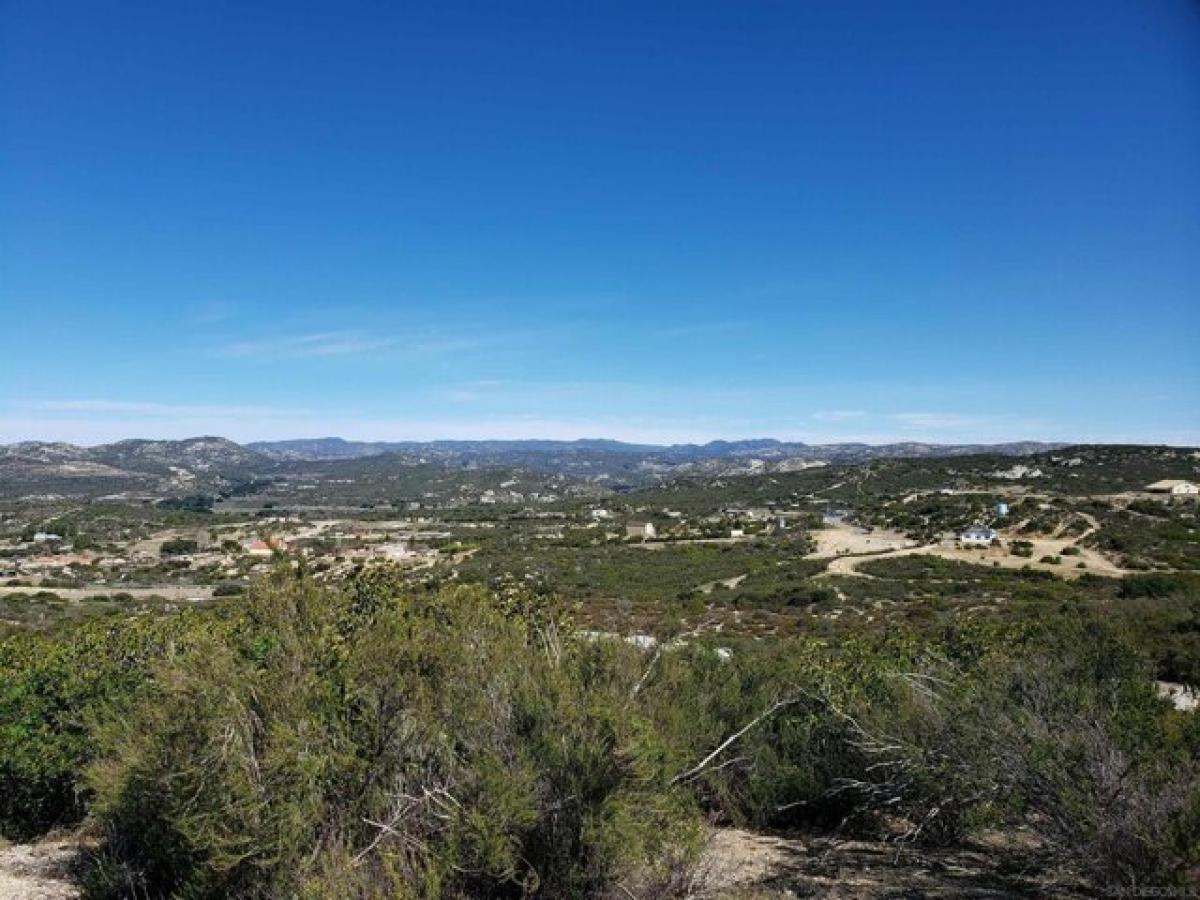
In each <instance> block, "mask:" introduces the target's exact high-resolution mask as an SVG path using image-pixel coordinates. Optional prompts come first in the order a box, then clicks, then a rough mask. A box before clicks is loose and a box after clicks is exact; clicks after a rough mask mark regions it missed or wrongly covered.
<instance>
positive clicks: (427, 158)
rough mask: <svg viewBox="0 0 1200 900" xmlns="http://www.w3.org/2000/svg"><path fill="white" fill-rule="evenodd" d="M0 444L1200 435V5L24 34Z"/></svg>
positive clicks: (63, 15) (151, 14)
mask: <svg viewBox="0 0 1200 900" xmlns="http://www.w3.org/2000/svg"><path fill="white" fill-rule="evenodd" d="M0 311H2V321H0V359H2V360H3V372H2V375H3V377H2V378H0V441H13V440H21V439H32V438H43V439H66V440H75V441H79V442H84V443H91V442H97V441H102V440H108V439H113V438H118V437H127V436H142V437H177V436H184V435H189V434H198V433H220V434H225V435H228V436H230V437H233V438H235V439H242V440H246V439H254V438H279V437H299V436H314V435H324V434H342V435H344V436H346V437H354V438H385V439H401V438H435V437H457V438H462V437H581V436H607V437H616V438H625V439H640V440H654V441H675V440H706V439H709V438H716V437H726V438H728V437H747V436H776V437H781V438H790V439H801V440H813V441H826V440H837V439H846V440H852V439H866V440H873V441H881V440H890V439H919V440H936V441H946V442H956V441H964V440H977V439H979V440H996V439H1020V438H1050V439H1068V440H1071V439H1079V440H1136V441H1171V442H1176V443H1192V444H1196V443H1200V340H1198V339H1200V6H1197V4H1195V3H1193V2H1187V0H1178V2H1169V0H1123V2H1116V0H1087V2H1083V0H1076V2H1071V0H1054V2H1047V0H1036V2H1022V0H997V2H988V0H970V2H963V0H947V2H937V3H933V2H903V3H901V2H895V0H881V2H873V3H867V2H853V0H827V2H822V0H804V2H764V3H755V2H748V0H736V2H729V3H695V2H684V3H657V2H656V3H646V2H632V3H616V2H611V3H570V2H567V3H564V2H561V0H555V2H547V3H530V2H513V3H496V2H481V3H478V4H457V3H451V2H440V0H439V2H436V3H433V2H431V3H426V4H412V3H384V2H379V3H354V2H325V3H320V2H313V3H308V2H286V3H285V2H279V3H265V2H247V0H239V2H228V3H226V2H213V0H205V2H203V3H181V2H145V3H132V2H120V3H118V2H106V0H87V2H46V0H0Z"/></svg>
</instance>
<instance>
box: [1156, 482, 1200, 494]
mask: <svg viewBox="0 0 1200 900" xmlns="http://www.w3.org/2000/svg"><path fill="white" fill-rule="evenodd" d="M1146 490H1147V491H1149V492H1150V493H1151V494H1170V495H1171V496H1172V497H1194V496H1196V495H1197V494H1200V485H1197V484H1195V482H1191V481H1184V480H1183V479H1182V478H1164V479H1163V480H1162V481H1156V482H1154V484H1148V485H1146Z"/></svg>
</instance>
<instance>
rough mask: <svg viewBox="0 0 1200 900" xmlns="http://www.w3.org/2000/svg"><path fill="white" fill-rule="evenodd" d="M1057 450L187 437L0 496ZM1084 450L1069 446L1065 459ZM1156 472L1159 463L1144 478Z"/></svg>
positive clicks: (620, 477)
mask: <svg viewBox="0 0 1200 900" xmlns="http://www.w3.org/2000/svg"><path fill="white" fill-rule="evenodd" d="M1066 446H1068V445H1066V444H1050V443H1038V442H1032V441H1020V442H1013V443H1004V444H923V443H896V444H882V445H871V444H860V443H845V444H805V443H799V442H785V441H777V440H772V439H759V440H744V441H713V442H711V443H708V444H675V445H671V446H657V445H652V444H626V443H622V442H620V441H609V440H579V441H546V440H527V441H428V442H418V441H402V442H382V441H370V442H368V441H347V440H343V439H341V438H336V437H330V438H312V439H302V440H291V441H260V442H256V443H251V444H245V445H242V444H237V443H234V442H233V441H230V440H227V439H225V438H220V437H197V438H189V439H187V440H178V441H152V440H126V441H118V442H116V443H113V444H102V445H99V446H95V447H78V446H75V445H73V444H64V443H47V442H39V441H28V442H25V443H20V444H9V445H0V499H13V498H26V497H29V498H34V497H75V498H96V497H113V498H130V497H143V498H154V497H167V496H176V497H177V496H185V495H193V494H207V495H226V496H228V495H232V494H245V493H247V492H254V491H256V490H258V489H259V488H260V487H261V486H262V482H264V481H268V480H269V481H273V482H275V483H276V484H278V485H283V484H300V483H306V484H309V485H313V484H319V483H325V484H335V483H340V484H349V483H356V482H358V481H360V480H364V479H365V480H368V481H369V480H374V482H375V483H378V484H384V485H386V484H392V483H397V480H398V479H400V480H404V479H407V478H409V476H411V475H413V474H414V473H415V472H418V471H422V472H428V473H433V477H440V478H441V480H443V481H444V480H446V478H447V477H448V478H450V479H451V480H453V479H456V478H460V477H462V476H459V475H456V474H455V473H456V472H458V473H461V472H463V471H464V470H482V469H494V470H501V469H503V470H509V471H524V472H526V473H529V474H532V475H537V476H539V477H550V478H553V479H557V480H558V483H560V484H563V485H565V484H567V483H573V484H575V485H577V486H580V487H585V486H591V487H593V488H595V489H597V490H608V489H625V488H632V487H638V486H642V485H650V484H656V483H662V482H665V481H668V480H670V479H673V478H676V477H681V476H690V475H697V476H714V477H723V476H726V475H730V476H733V475H752V474H769V473H776V472H781V473H782V472H792V471H798V470H801V469H805V468H809V467H811V466H820V465H836V464H858V463H869V462H872V461H874V460H887V459H895V460H906V459H907V460H920V459H934V458H939V457H941V458H946V457H955V458H963V457H968V456H977V457H979V459H977V460H976V461H975V462H974V463H971V465H974V466H976V467H982V469H981V471H990V470H991V469H994V468H996V466H997V465H999V464H1000V463H1001V462H1002V460H999V459H991V460H989V459H987V458H988V457H1021V456H1028V457H1032V458H1033V459H1032V460H1031V462H1030V465H1033V464H1034V463H1037V464H1039V465H1041V464H1048V463H1052V462H1053V461H1054V460H1055V459H1056V457H1055V456H1054V455H1053V454H1054V452H1056V451H1058V450H1060V449H1061V448H1063V447H1066ZM1087 449H1088V448H1086V447H1074V448H1072V449H1071V450H1069V451H1067V452H1068V454H1075V453H1076V452H1077V451H1086V450H1087ZM1095 449H1097V450H1099V449H1100V448H1095ZM1129 450H1130V451H1136V454H1135V455H1137V456H1138V457H1139V458H1142V457H1144V458H1146V459H1149V460H1153V459H1154V458H1155V454H1156V453H1159V454H1164V456H1163V459H1164V460H1167V459H1171V460H1174V459H1176V457H1179V453H1180V451H1178V450H1173V449H1171V448H1152V447H1145V448H1129ZM1187 453H1188V454H1190V455H1187V456H1186V459H1187V460H1189V461H1194V459H1196V458H1200V456H1198V455H1197V454H1198V451H1187ZM1093 455H1094V454H1093ZM1180 458H1183V457H1180ZM1097 460H1098V462H1097V464H1098V465H1102V464H1103V460H1100V459H1099V457H1098V458H1097ZM1176 461H1177V460H1176ZM1188 465H1191V463H1190V462H1188ZM416 467H421V468H420V469H419V470H418V469H417V468H416ZM1185 468H1187V467H1186V466H1185ZM1158 469H1161V466H1158V467H1157V468H1154V471H1158ZM1148 471H1149V469H1148ZM1163 471H1166V470H1163ZM1187 472H1188V473H1190V472H1191V469H1190V468H1187ZM437 473H441V474H440V475H438V474H437ZM422 477H424V476H422ZM1159 477H1163V476H1161V475H1160V476H1159ZM1189 477H1190V475H1189ZM1151 480H1153V479H1151Z"/></svg>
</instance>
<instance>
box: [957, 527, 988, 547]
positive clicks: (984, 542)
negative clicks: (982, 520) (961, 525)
mask: <svg viewBox="0 0 1200 900" xmlns="http://www.w3.org/2000/svg"><path fill="white" fill-rule="evenodd" d="M996 537H997V535H996V532H994V531H992V529H990V528H982V527H980V526H978V525H975V526H973V527H971V528H968V529H967V530H966V531H964V532H963V533H962V534H960V535H959V536H958V542H959V543H960V544H962V545H963V546H964V547H990V546H991V545H992V542H993V541H994V540H996Z"/></svg>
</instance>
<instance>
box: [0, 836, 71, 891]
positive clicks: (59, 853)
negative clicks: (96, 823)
mask: <svg viewBox="0 0 1200 900" xmlns="http://www.w3.org/2000/svg"><path fill="white" fill-rule="evenodd" d="M78 852H79V851H78V846H77V845H76V844H75V843H74V841H72V840H69V839H47V840H44V841H40V842H39V843H36V844H13V845H11V846H8V847H3V848H0V900H74V898H76V897H78V896H79V889H78V888H76V887H75V885H74V884H73V883H72V881H71V877H70V872H71V866H72V865H73V863H74V861H75V858H76V855H77V854H78Z"/></svg>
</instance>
